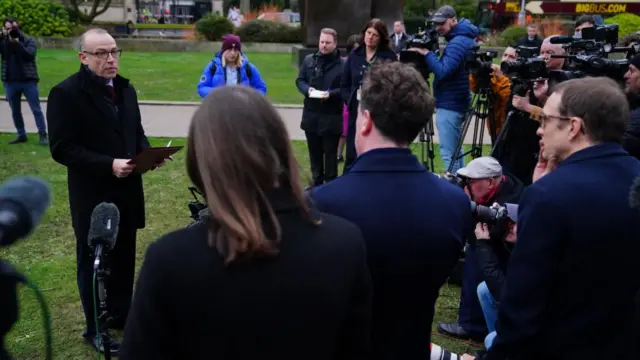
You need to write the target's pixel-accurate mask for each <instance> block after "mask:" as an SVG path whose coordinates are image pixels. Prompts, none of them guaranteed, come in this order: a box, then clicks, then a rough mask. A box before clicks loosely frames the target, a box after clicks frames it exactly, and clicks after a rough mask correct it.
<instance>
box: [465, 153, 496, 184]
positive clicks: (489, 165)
mask: <svg viewBox="0 0 640 360" xmlns="http://www.w3.org/2000/svg"><path fill="white" fill-rule="evenodd" d="M456 173H457V174H458V175H459V176H462V177H466V178H469V179H489V178H493V177H497V176H502V166H501V165H500V163H499V162H498V160H496V159H495V158H492V157H491V156H482V157H479V158H477V159H473V160H471V161H470V162H469V163H468V164H467V166H465V167H463V168H462V169H458V171H457V172H456Z"/></svg>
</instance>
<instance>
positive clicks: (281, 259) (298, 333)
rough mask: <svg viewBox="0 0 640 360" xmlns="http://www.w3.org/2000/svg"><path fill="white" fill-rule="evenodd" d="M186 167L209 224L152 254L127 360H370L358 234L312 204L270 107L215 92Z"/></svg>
mask: <svg viewBox="0 0 640 360" xmlns="http://www.w3.org/2000/svg"><path fill="white" fill-rule="evenodd" d="M186 162H187V173H188V175H189V178H190V180H191V181H192V182H193V184H194V185H195V186H196V187H197V188H198V189H199V190H201V191H202V192H203V193H204V195H205V199H206V203H207V205H208V207H209V209H210V210H211V216H210V217H208V218H207V220H205V221H203V222H201V223H197V224H196V225H194V226H190V227H187V228H184V229H181V230H177V231H174V232H171V233H169V234H167V235H165V236H163V237H162V238H161V239H159V240H158V241H156V242H154V243H152V244H151V245H150V246H149V248H148V249H147V252H146V257H145V260H144V263H143V265H142V269H141V271H140V275H139V278H138V282H137V285H136V294H135V297H134V301H133V305H132V308H131V312H130V314H129V318H128V321H127V325H126V328H125V334H124V339H123V343H122V348H121V350H120V359H122V360H128V359H135V360H144V359H154V360H157V359H180V360H182V359H205V358H207V359H213V358H216V359H258V358H265V359H281V360H282V359H295V360H298V359H305V360H313V359H317V360H329V359H363V358H366V357H367V356H368V355H367V352H368V349H369V331H370V316H371V314H370V310H371V285H370V279H369V271H368V268H367V265H366V254H365V249H364V242H363V240H362V237H361V234H360V231H359V230H358V229H357V228H356V227H355V226H354V225H353V224H351V223H349V222H347V221H346V220H343V219H340V218H337V217H334V216H331V215H327V214H322V213H318V212H316V211H313V210H312V209H311V208H310V206H309V205H308V204H307V202H306V201H305V197H304V195H303V190H302V187H301V183H300V181H299V173H298V168H299V167H298V164H297V163H296V159H295V157H294V153H293V150H292V147H291V143H290V140H289V136H288V133H287V130H286V127H285V125H284V123H283V121H282V119H281V118H280V116H279V114H278V112H277V111H276V110H275V108H274V107H273V106H272V105H271V103H270V102H269V101H268V100H267V99H266V98H265V97H264V96H262V95H260V94H259V93H258V92H256V91H255V90H253V89H251V88H248V87H242V86H225V87H222V88H219V89H215V90H213V91H212V92H211V93H210V94H209V95H208V96H207V97H205V99H204V101H203V103H202V104H201V105H200V107H199V108H198V109H197V111H196V112H195V114H194V115H193V119H192V121H191V126H190V129H189V138H188V151H187V159H186Z"/></svg>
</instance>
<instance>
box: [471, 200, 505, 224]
mask: <svg viewBox="0 0 640 360" xmlns="http://www.w3.org/2000/svg"><path fill="white" fill-rule="evenodd" d="M471 213H472V214H473V215H474V217H475V219H476V220H477V221H478V222H483V223H487V224H489V225H496V224H497V223H498V222H499V221H500V220H503V219H506V217H507V215H508V214H509V211H508V210H507V207H506V206H503V205H500V204H497V203H496V204H493V205H491V206H484V205H478V204H476V203H475V202H474V201H472V202H471Z"/></svg>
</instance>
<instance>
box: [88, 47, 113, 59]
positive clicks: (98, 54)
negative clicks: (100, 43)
mask: <svg viewBox="0 0 640 360" xmlns="http://www.w3.org/2000/svg"><path fill="white" fill-rule="evenodd" d="M83 53H84V54H89V55H93V56H95V57H97V58H98V59H101V60H106V59H108V58H109V55H111V56H112V57H113V58H114V59H117V58H119V57H120V56H122V49H113V50H111V51H103V50H101V51H96V52H91V51H83Z"/></svg>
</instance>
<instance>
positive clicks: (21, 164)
mask: <svg viewBox="0 0 640 360" xmlns="http://www.w3.org/2000/svg"><path fill="white" fill-rule="evenodd" d="M13 137H14V134H0V158H2V160H3V161H2V162H1V163H0V182H4V181H6V180H7V178H9V177H11V176H15V175H32V176H38V177H41V178H42V179H44V180H45V181H47V182H49V183H50V184H51V186H52V192H53V202H52V205H51V207H50V208H49V209H48V210H47V212H46V214H45V216H44V217H43V219H42V220H41V223H40V225H39V226H38V227H37V229H36V230H35V231H34V232H33V234H32V235H31V236H30V238H28V239H24V240H22V241H20V242H18V243H16V244H14V245H13V246H11V247H9V248H4V249H1V250H0V258H1V259H3V260H7V261H9V262H11V263H12V264H14V265H15V266H16V267H18V268H19V269H20V270H21V271H22V272H23V273H24V274H26V275H27V276H28V277H29V278H30V279H32V280H33V281H34V282H35V283H36V284H38V286H39V287H40V288H41V289H42V290H43V291H44V295H45V297H46V299H47V303H48V305H49V308H50V311H51V314H52V325H53V341H54V353H55V356H54V357H55V359H64V360H87V359H95V358H96V353H95V352H93V351H92V350H91V348H90V347H89V346H88V345H85V343H84V342H83V341H82V337H81V333H82V331H83V327H84V319H83V315H82V307H81V304H80V298H79V295H78V291H77V285H76V279H75V271H76V270H75V267H76V254H75V240H74V236H73V230H72V228H71V220H70V215H69V206H68V196H67V177H66V170H65V168H64V167H63V166H61V165H59V164H57V163H55V162H54V161H53V160H52V159H51V156H50V153H49V150H48V148H46V147H42V146H38V145H36V144H35V143H33V142H32V143H27V144H19V145H7V143H8V141H9V140H11V139H13ZM150 140H151V143H152V145H164V144H166V143H167V141H168V139H164V138H152V139H150ZM173 143H174V144H175V145H185V140H184V139H174V140H173ZM293 146H294V150H295V153H296V157H297V159H298V161H299V163H300V166H301V168H302V169H303V175H302V177H303V179H302V180H303V181H304V182H307V181H308V179H309V178H310V176H309V172H308V169H309V156H308V152H307V147H306V143H305V142H304V141H293ZM419 149H420V147H419V146H415V147H414V152H415V153H416V154H418V152H419ZM487 150H488V148H487V147H485V153H486V151H487ZM437 153H438V149H437V148H436V154H437ZM418 156H419V155H418ZM184 159H185V151H181V152H179V153H178V154H176V156H175V161H173V162H170V163H169V164H167V165H166V166H165V167H163V168H162V169H159V170H158V171H155V172H151V173H149V174H147V175H145V180H144V187H145V196H146V207H147V227H146V228H145V229H143V230H141V231H140V232H139V235H138V246H137V266H138V267H139V266H140V265H141V263H142V259H143V254H144V252H145V250H146V248H147V246H148V245H149V244H150V243H151V242H152V241H154V240H155V239H157V238H159V237H160V236H161V235H163V234H164V233H167V232H169V231H172V230H175V229H178V228H180V227H183V226H185V225H187V224H188V223H189V222H190V219H189V211H188V209H187V206H186V205H187V202H188V201H189V200H190V194H189V192H188V190H187V186H188V185H189V184H190V183H189V181H188V178H187V175H186V171H185V163H184ZM436 164H437V168H436V171H437V172H438V173H442V171H443V169H442V161H441V160H440V159H439V157H438V158H437V161H436ZM440 293H441V296H440V298H439V300H438V304H437V310H436V317H435V321H434V335H433V341H434V342H435V343H438V344H440V345H442V346H443V347H444V348H446V349H449V350H453V351H458V352H461V351H468V350H470V348H471V347H470V345H468V344H466V343H463V342H458V341H454V340H450V339H448V338H444V337H442V336H440V335H437V334H436V333H435V324H436V322H438V321H454V320H455V319H456V317H457V309H458V301H459V289H458V288H457V287H456V286H453V285H451V286H449V285H446V286H444V287H443V289H442V290H441V292H440ZM19 297H20V319H19V321H18V322H17V323H16V324H15V326H14V328H13V330H12V331H11V333H10V334H9V336H8V338H7V346H8V349H9V350H10V352H11V353H13V355H14V356H15V358H16V359H21V360H26V359H34V360H35V359H42V358H43V357H44V336H43V328H42V315H41V313H40V309H39V306H38V304H37V302H36V298H35V296H34V294H33V293H32V292H31V291H30V290H25V289H23V288H21V289H20V296H19ZM115 334H116V335H117V336H121V335H122V333H121V332H115ZM425 341H426V339H425Z"/></svg>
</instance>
